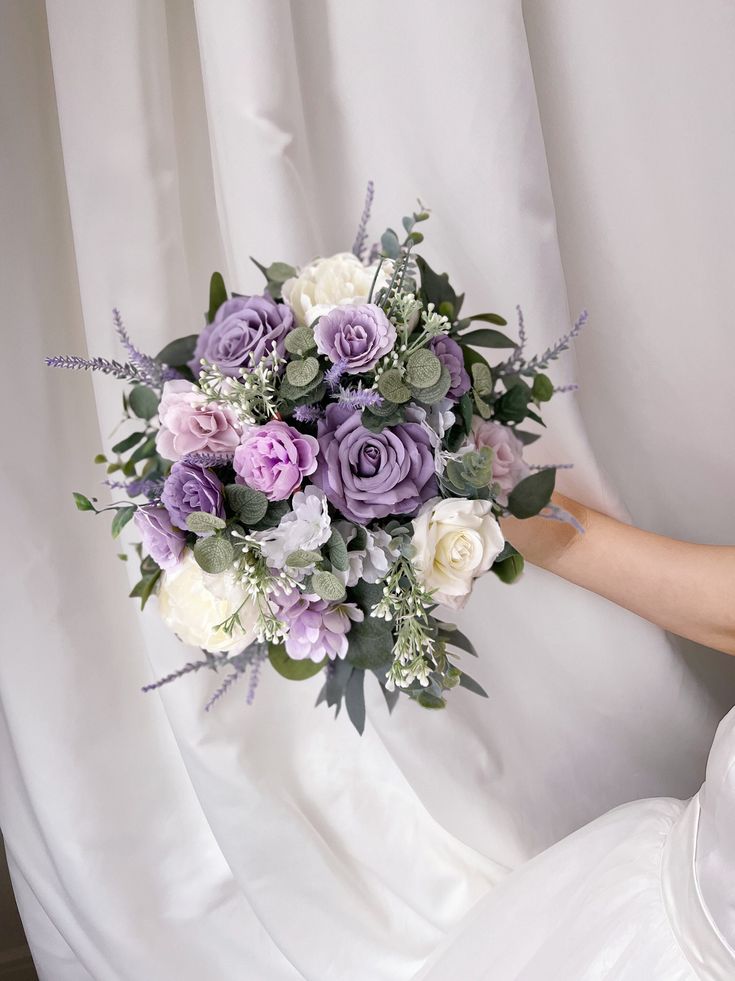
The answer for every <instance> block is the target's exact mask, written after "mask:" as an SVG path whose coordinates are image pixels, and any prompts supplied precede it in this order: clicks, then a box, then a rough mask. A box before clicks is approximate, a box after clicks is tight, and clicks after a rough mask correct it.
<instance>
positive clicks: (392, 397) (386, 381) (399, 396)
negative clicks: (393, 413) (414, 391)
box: [375, 368, 411, 415]
mask: <svg viewBox="0 0 735 981" xmlns="http://www.w3.org/2000/svg"><path fill="white" fill-rule="evenodd" d="M378 391H379V392H380V394H381V395H382V396H383V398H385V399H386V400H387V401H388V403H393V404H394V405H400V404H402V403H404V402H408V400H409V399H410V398H411V389H410V388H408V386H407V385H405V384H404V381H403V378H402V377H401V372H400V371H399V370H398V368H389V369H388V370H387V371H384V372H383V374H382V375H381V376H380V377H379V378H378ZM376 408H378V409H379V410H380V409H382V408H383V407H382V406H376ZM375 414H376V415H381V414H382V412H380V411H378V412H377V413H375Z"/></svg>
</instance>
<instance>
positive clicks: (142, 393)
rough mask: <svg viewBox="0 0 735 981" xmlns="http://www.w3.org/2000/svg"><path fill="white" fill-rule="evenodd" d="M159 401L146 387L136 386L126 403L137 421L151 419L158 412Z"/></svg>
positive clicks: (150, 389) (151, 390)
mask: <svg viewBox="0 0 735 981" xmlns="http://www.w3.org/2000/svg"><path fill="white" fill-rule="evenodd" d="M159 401H160V399H159V398H158V395H157V394H156V393H155V392H154V391H153V389H152V388H148V386H147V385H136V386H135V388H133V389H132V391H131V392H130V396H129V397H128V403H129V405H130V408H131V409H132V410H133V412H134V413H135V415H136V416H137V417H138V418H139V419H152V418H153V416H154V415H155V414H156V413H157V412H158V403H159Z"/></svg>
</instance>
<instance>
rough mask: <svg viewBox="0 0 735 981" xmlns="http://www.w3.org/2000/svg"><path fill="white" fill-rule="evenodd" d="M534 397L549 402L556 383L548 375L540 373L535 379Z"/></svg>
mask: <svg viewBox="0 0 735 981" xmlns="http://www.w3.org/2000/svg"><path fill="white" fill-rule="evenodd" d="M531 391H532V392H533V397H534V398H535V399H537V400H538V401H539V402H548V401H549V399H550V398H551V396H552V395H553V394H554V384H553V382H552V381H551V379H550V378H549V376H548V375H543V374H539V375H536V377H535V378H534V380H533V388H532V389H531Z"/></svg>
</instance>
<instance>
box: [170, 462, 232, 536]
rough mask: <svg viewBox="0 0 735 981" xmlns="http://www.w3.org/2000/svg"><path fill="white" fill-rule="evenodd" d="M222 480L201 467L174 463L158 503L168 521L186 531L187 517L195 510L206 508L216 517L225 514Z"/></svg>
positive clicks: (205, 509)
mask: <svg viewBox="0 0 735 981" xmlns="http://www.w3.org/2000/svg"><path fill="white" fill-rule="evenodd" d="M223 490H224V488H223V486H222V481H221V480H220V479H219V478H218V477H217V476H215V474H214V473H212V471H211V470H207V469H205V468H204V467H197V466H195V465H194V464H192V463H183V462H179V463H174V465H173V466H172V467H171V472H170V473H169V475H168V477H166V482H165V484H164V485H163V490H162V491H161V502H162V504H163V506H164V507H165V508H166V510H167V511H168V513H169V516H170V518H171V523H172V524H173V525H175V526H176V527H177V528H182V529H183V530H184V531H186V530H187V524H186V519H187V517H188V516H189V515H190V514H192V513H193V512H194V511H205V512H206V513H207V514H214V515H216V516H217V517H218V518H224V516H225V504H224V499H223Z"/></svg>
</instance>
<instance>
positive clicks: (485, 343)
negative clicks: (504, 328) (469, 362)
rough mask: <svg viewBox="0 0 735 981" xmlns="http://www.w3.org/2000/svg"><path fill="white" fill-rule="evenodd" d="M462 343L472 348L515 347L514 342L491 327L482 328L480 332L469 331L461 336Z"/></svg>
mask: <svg viewBox="0 0 735 981" xmlns="http://www.w3.org/2000/svg"><path fill="white" fill-rule="evenodd" d="M461 340H462V343H463V344H471V345H472V346H473V347H496V348H497V347H516V346H517V345H516V342H515V341H514V340H512V339H511V338H510V337H508V335H507V334H503V333H502V332H501V331H499V330H493V329H492V328H491V327H483V328H481V329H480V330H471V331H469V333H467V334H462V338H461Z"/></svg>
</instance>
